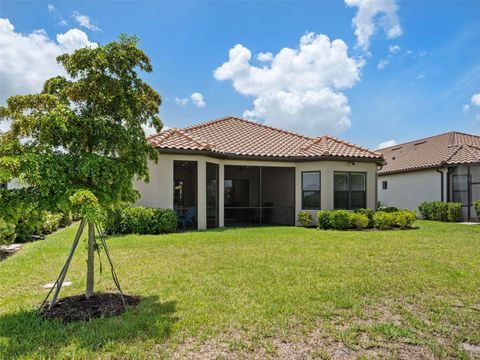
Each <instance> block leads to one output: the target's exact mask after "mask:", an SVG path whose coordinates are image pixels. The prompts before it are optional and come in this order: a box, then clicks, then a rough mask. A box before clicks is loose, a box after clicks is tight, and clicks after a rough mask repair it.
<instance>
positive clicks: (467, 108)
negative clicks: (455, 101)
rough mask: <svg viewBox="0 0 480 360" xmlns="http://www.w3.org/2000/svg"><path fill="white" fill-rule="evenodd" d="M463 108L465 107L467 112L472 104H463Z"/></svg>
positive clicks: (464, 109)
mask: <svg viewBox="0 0 480 360" xmlns="http://www.w3.org/2000/svg"><path fill="white" fill-rule="evenodd" d="M462 109H463V112H464V113H466V112H468V110H470V105H468V104H465V105H463V106H462Z"/></svg>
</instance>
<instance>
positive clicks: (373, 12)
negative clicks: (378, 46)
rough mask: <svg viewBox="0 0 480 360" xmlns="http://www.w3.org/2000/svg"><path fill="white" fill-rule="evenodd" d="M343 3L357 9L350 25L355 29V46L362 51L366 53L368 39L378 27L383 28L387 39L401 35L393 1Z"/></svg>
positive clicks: (352, 1) (347, 1)
mask: <svg viewBox="0 0 480 360" xmlns="http://www.w3.org/2000/svg"><path fill="white" fill-rule="evenodd" d="M345 3H346V4H347V5H348V6H350V7H357V9H358V11H357V14H356V15H355V17H354V18H353V20H352V24H353V26H354V27H355V35H356V36H357V45H358V46H359V47H361V48H362V49H363V50H365V51H368V49H369V47H370V38H371V37H372V35H373V34H374V33H375V31H376V30H377V29H378V27H381V28H383V30H384V32H385V33H386V34H387V38H389V39H393V38H396V37H398V36H400V35H402V28H401V26H400V20H399V18H398V15H397V10H398V5H397V3H396V1H395V0H345Z"/></svg>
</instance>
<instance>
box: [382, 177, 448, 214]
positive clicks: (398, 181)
mask: <svg viewBox="0 0 480 360" xmlns="http://www.w3.org/2000/svg"><path fill="white" fill-rule="evenodd" d="M443 174H444V175H443V176H444V184H446V176H445V174H446V169H445V171H444V172H443ZM383 181H387V189H386V190H383V189H382V182H383ZM377 186H378V200H379V201H380V205H381V206H396V207H398V208H407V209H410V210H416V209H417V206H418V204H420V203H421V202H423V201H440V200H442V182H441V178H440V173H438V172H437V171H436V169H429V170H422V171H412V172H408V173H400V174H392V175H379V176H378V185H377ZM445 188H446V185H445ZM443 199H444V200H446V193H444V196H443Z"/></svg>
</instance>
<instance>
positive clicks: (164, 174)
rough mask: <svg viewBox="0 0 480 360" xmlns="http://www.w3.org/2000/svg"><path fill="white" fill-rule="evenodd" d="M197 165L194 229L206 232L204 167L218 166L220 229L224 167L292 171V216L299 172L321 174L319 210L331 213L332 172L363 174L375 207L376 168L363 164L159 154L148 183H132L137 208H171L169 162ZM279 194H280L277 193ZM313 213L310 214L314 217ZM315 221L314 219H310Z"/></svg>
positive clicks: (369, 203)
mask: <svg viewBox="0 0 480 360" xmlns="http://www.w3.org/2000/svg"><path fill="white" fill-rule="evenodd" d="M175 160H179V161H197V177H198V178H197V184H198V199H197V206H198V212H197V216H198V228H199V229H205V228H206V218H207V216H206V195H205V189H206V176H205V175H206V172H205V171H206V163H207V162H210V163H214V164H219V226H220V227H223V226H224V207H223V198H224V183H223V179H224V173H225V168H224V166H225V165H243V166H245V165H248V166H269V167H276V166H280V167H294V168H295V214H297V213H298V212H299V211H300V210H302V209H301V206H302V201H301V183H302V181H301V173H302V171H315V170H319V171H321V207H322V209H328V210H331V209H333V173H334V171H349V172H366V173H367V207H370V208H375V206H376V174H377V165H376V164H374V163H365V162H356V163H352V162H347V161H314V162H286V161H255V160H224V159H216V158H211V157H208V156H201V155H180V154H178V155H177V154H160V156H159V159H158V163H157V164H155V163H153V162H151V163H150V164H149V168H150V182H149V183H144V182H141V181H136V182H135V183H134V186H135V188H136V189H137V190H138V191H139V192H140V194H141V196H142V197H141V198H140V199H139V200H138V201H137V203H136V205H138V206H148V207H161V208H172V207H173V162H174V161H175ZM279 191H280V190H279ZM315 213H316V210H312V214H313V215H315ZM314 218H315V216H314Z"/></svg>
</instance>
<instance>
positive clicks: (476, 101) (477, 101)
mask: <svg viewBox="0 0 480 360" xmlns="http://www.w3.org/2000/svg"><path fill="white" fill-rule="evenodd" d="M471 101H472V104H473V105H477V106H480V93H478V94H475V95H473V96H472V98H471Z"/></svg>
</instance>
